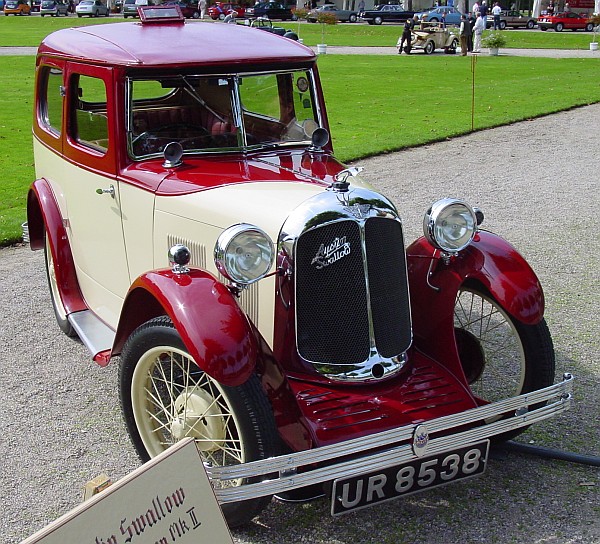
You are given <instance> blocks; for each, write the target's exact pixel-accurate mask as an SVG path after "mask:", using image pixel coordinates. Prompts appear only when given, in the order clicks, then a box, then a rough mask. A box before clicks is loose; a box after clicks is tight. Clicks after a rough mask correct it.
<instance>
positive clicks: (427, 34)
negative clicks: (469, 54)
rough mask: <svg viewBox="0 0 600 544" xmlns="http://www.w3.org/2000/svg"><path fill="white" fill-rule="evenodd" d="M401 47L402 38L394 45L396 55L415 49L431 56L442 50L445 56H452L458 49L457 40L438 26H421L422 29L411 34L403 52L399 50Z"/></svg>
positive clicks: (445, 29) (453, 35)
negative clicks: (437, 50)
mask: <svg viewBox="0 0 600 544" xmlns="http://www.w3.org/2000/svg"><path fill="white" fill-rule="evenodd" d="M401 45H402V36H400V37H399V38H398V41H397V43H396V48H397V49H398V53H402V52H404V53H410V52H411V50H412V49H416V50H420V51H423V52H424V53H425V54H426V55H431V54H432V53H433V52H434V51H435V50H436V49H443V50H444V53H446V54H454V53H456V48H457V47H458V38H457V37H456V35H455V34H453V33H452V32H450V31H449V30H448V28H445V27H442V26H441V25H439V24H432V25H422V28H420V29H415V30H413V31H412V32H411V40H410V43H409V44H408V45H406V46H404V51H402V50H401V49H400V47H401Z"/></svg>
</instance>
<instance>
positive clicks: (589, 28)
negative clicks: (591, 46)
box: [585, 23, 594, 32]
mask: <svg viewBox="0 0 600 544" xmlns="http://www.w3.org/2000/svg"><path fill="white" fill-rule="evenodd" d="M593 30H594V23H588V24H587V25H585V31H586V32H592V31H593Z"/></svg>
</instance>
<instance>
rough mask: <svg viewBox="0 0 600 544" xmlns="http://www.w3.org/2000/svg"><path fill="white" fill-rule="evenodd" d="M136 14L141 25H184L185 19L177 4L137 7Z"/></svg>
mask: <svg viewBox="0 0 600 544" xmlns="http://www.w3.org/2000/svg"><path fill="white" fill-rule="evenodd" d="M137 9H138V14H139V16H140V21H141V22H142V24H143V25H146V24H155V23H181V24H184V23H185V17H184V16H183V13H182V11H181V8H180V7H179V5H178V4H170V5H168V6H138V8H137Z"/></svg>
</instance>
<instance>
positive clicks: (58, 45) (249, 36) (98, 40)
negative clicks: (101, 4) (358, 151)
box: [38, 22, 316, 68]
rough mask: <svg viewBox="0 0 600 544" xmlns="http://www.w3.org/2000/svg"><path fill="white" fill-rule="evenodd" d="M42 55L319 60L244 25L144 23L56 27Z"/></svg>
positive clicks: (152, 63) (116, 59)
mask: <svg viewBox="0 0 600 544" xmlns="http://www.w3.org/2000/svg"><path fill="white" fill-rule="evenodd" d="M165 44H169V46H168V47H165ZM40 56H52V57H61V58H67V59H75V60H81V61H85V62H92V63H94V64H104V65H112V66H132V67H140V68H141V67H146V66H147V67H159V66H161V67H162V66H164V67H167V66H174V65H180V66H186V65H188V66H191V65H194V66H207V65H223V64H226V65H248V64H266V63H277V64H278V65H280V64H290V63H296V64H305V63H308V62H312V61H314V60H315V59H316V55H315V53H314V52H313V51H312V50H311V49H309V48H308V47H306V46H304V45H301V44H299V43H298V42H296V41H294V40H290V39H287V38H283V37H281V36H277V35H274V34H271V33H267V32H263V31H261V30H258V29H256V28H249V27H245V26H243V25H231V24H229V25H225V24H202V23H185V24H184V23H149V24H142V23H141V22H131V23H130V22H123V23H112V24H110V23H109V24H102V25H93V26H84V27H79V28H66V29H63V30H58V31H56V32H53V33H52V34H50V35H48V36H47V37H46V38H45V39H44V40H43V41H42V43H41V44H40V46H39V48H38V58H39V57H40Z"/></svg>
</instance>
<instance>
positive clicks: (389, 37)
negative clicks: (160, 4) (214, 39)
mask: <svg viewBox="0 0 600 544" xmlns="http://www.w3.org/2000/svg"><path fill="white" fill-rule="evenodd" d="M123 21H124V19H123V18H121V17H114V16H113V17H111V18H109V19H106V18H100V19H90V18H81V19H80V18H78V17H73V16H70V17H60V18H58V17H44V18H41V17H35V16H34V17H0V46H29V47H37V46H38V45H39V43H40V41H41V40H42V39H43V38H44V37H45V36H47V35H48V34H50V33H51V32H53V31H55V30H58V29H61V28H69V27H72V26H82V25H95V24H106V23H109V22H113V23H114V22H123ZM190 24H213V23H208V22H200V21H193V22H190ZM214 24H220V23H214ZM274 24H275V25H276V26H283V27H285V28H287V29H290V30H294V31H295V32H299V34H300V37H301V38H302V39H303V40H304V43H305V44H307V45H316V44H317V43H321V40H322V38H321V27H320V25H318V24H310V23H306V22H302V23H296V22H284V23H280V22H279V21H276V22H275V23H274ZM401 33H402V26H401V25H390V24H386V25H381V26H370V25H366V24H339V25H335V26H327V27H326V28H325V42H326V43H327V44H328V45H353V46H365V47H369V46H370V47H374V46H379V47H382V46H390V47H391V46H394V45H396V41H397V40H398V37H399V36H400V34H401ZM505 36H506V38H507V40H508V44H507V46H506V47H508V48H525V49H586V50H587V49H589V43H590V41H591V38H592V34H591V33H589V32H553V31H549V32H538V31H534V32H530V31H524V30H506V31H505Z"/></svg>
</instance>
